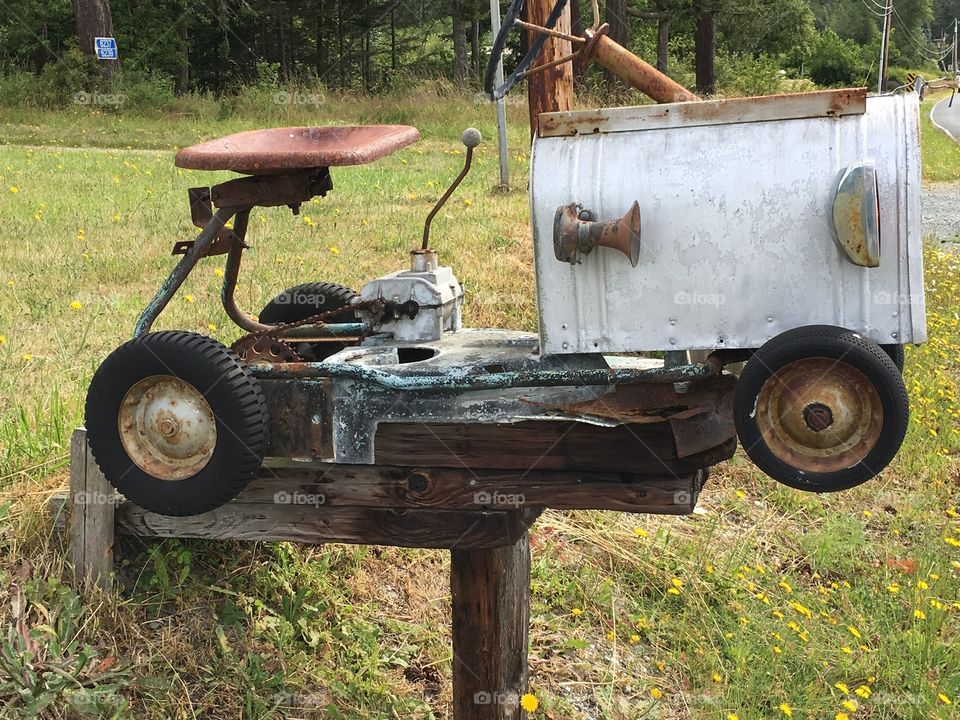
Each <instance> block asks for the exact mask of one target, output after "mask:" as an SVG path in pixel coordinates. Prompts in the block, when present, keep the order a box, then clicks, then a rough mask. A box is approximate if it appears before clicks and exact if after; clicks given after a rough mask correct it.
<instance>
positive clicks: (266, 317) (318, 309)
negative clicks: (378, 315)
mask: <svg viewBox="0 0 960 720" xmlns="http://www.w3.org/2000/svg"><path fill="white" fill-rule="evenodd" d="M359 297H360V296H359V295H357V293H356V292H354V291H353V290H351V289H350V288H348V287H344V286H343V285H337V284H336V283H327V282H316V283H304V284H303V285H296V286H294V287H292V288H288V289H287V290H284V291H283V292H282V293H280V294H279V295H277V296H276V297H275V298H273V299H272V300H271V301H270V302H268V303H267V304H266V305H265V306H264V308H263V310H261V311H260V316H259V320H260V322H262V323H266V324H267V325H276V324H278V323H290V322H297V321H299V320H306V319H307V318H308V317H311V316H313V315H319V314H320V313H325V312H329V311H331V310H339V309H340V308H348V307H349V306H350V305H351V304H352V303H354V302H355V301H356V300H357V299H359ZM325 322H328V323H352V322H358V319H357V313H356V312H354V311H353V310H349V309H344V311H343V312H342V313H337V314H336V315H334V316H332V317H330V318H328V319H327V320H326V321H325Z"/></svg>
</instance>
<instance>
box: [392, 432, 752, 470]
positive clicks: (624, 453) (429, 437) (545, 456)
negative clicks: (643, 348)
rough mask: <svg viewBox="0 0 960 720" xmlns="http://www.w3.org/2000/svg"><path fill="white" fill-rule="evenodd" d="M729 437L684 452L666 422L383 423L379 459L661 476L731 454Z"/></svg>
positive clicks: (474, 467)
mask: <svg viewBox="0 0 960 720" xmlns="http://www.w3.org/2000/svg"><path fill="white" fill-rule="evenodd" d="M731 441H733V442H735V440H734V438H733V437H732V436H731V437H730V438H729V439H728V440H727V442H724V443H723V444H721V445H719V446H718V447H714V448H712V449H710V450H708V451H706V452H703V453H697V454H693V455H690V456H688V457H685V458H678V457H677V448H676V443H675V440H674V435H673V430H672V429H671V427H670V424H669V423H667V422H656V423H648V424H642V425H620V426H617V427H603V426H597V425H591V424H588V423H574V424H572V425H571V424H569V423H565V422H552V421H549V420H545V421H525V422H520V423H512V424H500V425H495V424H490V423H477V424H473V425H464V424H444V423H408V424H404V423H381V424H380V425H379V426H378V428H377V434H376V438H375V443H376V444H375V452H376V460H377V464H378V465H406V466H413V465H417V466H426V467H454V468H470V469H472V470H479V469H481V468H490V469H500V470H519V471H520V472H528V471H533V470H544V471H546V470H565V471H589V472H627V473H638V474H647V475H660V476H662V475H671V474H676V475H679V474H685V473H692V472H694V471H696V470H699V469H701V468H704V467H708V466H710V465H715V464H716V463H718V462H721V461H722V460H727V459H729V458H730V457H732V455H733V446H731ZM721 442H722V441H721ZM614 449H615V451H613V450H614Z"/></svg>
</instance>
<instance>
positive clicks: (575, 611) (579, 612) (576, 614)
mask: <svg viewBox="0 0 960 720" xmlns="http://www.w3.org/2000/svg"><path fill="white" fill-rule="evenodd" d="M570 614H571V615H573V616H574V617H580V616H581V615H583V610H581V609H580V608H573V609H572V610H570Z"/></svg>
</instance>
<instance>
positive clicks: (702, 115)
mask: <svg viewBox="0 0 960 720" xmlns="http://www.w3.org/2000/svg"><path fill="white" fill-rule="evenodd" d="M919 132H920V131H919V104H918V99H917V96H916V95H915V94H913V93H908V94H905V95H898V96H887V97H876V98H869V99H868V98H866V94H865V91H862V90H861V91H857V90H842V91H828V92H820V93H809V94H802V95H794V96H776V97H768V98H745V99H736V100H720V101H707V102H699V103H682V104H668V105H652V106H640V107H633V108H615V109H606V110H588V111H576V112H568V113H551V114H545V115H543V116H542V117H541V130H540V136H539V137H537V138H536V140H535V142H534V147H533V153H532V167H531V204H532V223H533V235H534V243H535V252H536V270H537V290H538V302H539V312H540V335H541V343H542V351H543V352H544V353H547V354H551V353H593V352H632V351H640V350H688V349H711V348H756V347H759V346H761V345H762V344H763V343H764V342H765V341H767V340H768V339H769V338H771V337H773V336H775V335H777V334H779V333H781V332H783V331H785V330H788V329H791V328H796V327H801V326H806V325H817V324H825V325H835V326H839V327H843V328H848V329H850V330H855V331H857V332H859V333H861V334H863V335H865V336H867V337H869V338H870V339H872V340H874V341H875V342H877V343H878V344H883V343H897V344H904V343H917V342H922V341H923V340H924V339H925V337H926V330H925V319H924V302H923V272H922V263H921V261H922V247H921V241H922V239H921V233H920V148H919V144H920V137H919ZM873 178H875V184H874V180H873ZM634 202H637V203H638V205H639V211H640V228H639V229H640V233H639V257H638V258H637V264H636V267H634V266H633V265H632V264H631V258H630V257H629V252H627V251H626V250H624V252H617V251H616V250H614V249H611V248H608V247H598V248H596V250H593V251H592V252H591V251H589V250H588V251H587V253H579V254H577V256H576V259H575V260H573V261H567V260H563V259H559V251H558V250H556V248H555V241H556V240H557V238H556V232H558V230H556V231H555V226H557V227H559V222H560V219H559V212H560V210H561V209H562V208H564V207H565V206H569V205H571V204H574V205H576V206H578V207H577V210H579V211H581V212H582V213H586V214H581V217H583V218H586V217H589V218H590V219H595V220H597V221H599V222H607V223H609V221H611V220H614V219H617V218H620V217H621V216H624V213H625V212H626V213H628V214H629V211H630V208H631V206H632V204H633V203H634ZM871 224H873V226H872V225H871ZM845 243H846V248H847V249H846V250H844V249H843V247H844V244H845ZM864 244H865V245H866V246H867V247H866V248H865V247H864ZM871 244H872V245H873V247H872V249H871V247H870V246H871ZM871 256H872V258H871ZM877 256H878V257H877ZM857 263H859V264H857ZM869 265H876V266H875V267H870V266H869Z"/></svg>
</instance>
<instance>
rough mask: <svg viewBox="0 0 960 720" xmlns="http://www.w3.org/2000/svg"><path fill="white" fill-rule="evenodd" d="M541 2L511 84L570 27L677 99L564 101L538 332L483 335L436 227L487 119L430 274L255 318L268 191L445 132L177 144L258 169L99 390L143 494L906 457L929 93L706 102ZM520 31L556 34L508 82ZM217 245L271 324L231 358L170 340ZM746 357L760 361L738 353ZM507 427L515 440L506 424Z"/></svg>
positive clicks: (547, 181)
mask: <svg viewBox="0 0 960 720" xmlns="http://www.w3.org/2000/svg"><path fill="white" fill-rule="evenodd" d="M562 3H563V0H561V2H560V3H558V5H557V7H558V8H561V7H562ZM520 5H521V0H517V1H516V2H514V4H513V6H511V8H510V10H509V11H508V13H507V16H506V17H507V22H506V24H505V26H504V28H505V29H504V32H503V33H501V36H500V37H498V38H497V41H496V43H495V45H494V52H493V57H492V58H491V61H490V68H491V70H490V72H489V73H488V83H487V84H488V90H489V91H490V92H491V94H493V95H498V94H499V95H502V93H504V92H506V91H507V90H509V87H510V85H512V84H513V82H515V81H516V80H518V79H520V78H522V77H525V76H526V75H528V74H530V73H531V72H535V71H536V70H537V69H538V68H532V69H531V68H530V64H531V60H532V59H533V57H534V56H535V55H536V53H537V52H538V51H539V49H540V47H541V46H542V42H543V41H544V40H546V39H547V37H548V36H550V35H554V36H561V37H564V38H566V39H568V40H570V41H571V42H574V43H575V44H576V45H577V46H578V48H579V49H578V53H582V54H583V55H584V56H587V57H594V58H596V59H598V60H599V61H601V62H603V63H604V64H607V65H608V66H609V67H611V69H614V70H615V71H616V72H618V73H620V74H621V75H622V76H623V77H624V78H625V79H627V80H628V81H629V82H631V83H633V84H634V85H635V86H638V87H640V88H641V89H644V90H645V91H647V92H648V94H650V95H651V96H652V97H654V98H655V99H657V100H661V101H664V102H667V103H668V104H660V105H647V106H640V107H628V108H613V109H600V110H587V111H577V112H565V113H549V114H544V115H542V116H541V117H540V123H539V131H538V135H537V137H536V138H535V141H534V143H533V150H532V155H531V181H530V195H531V214H532V218H531V220H532V228H533V242H534V249H535V257H536V280H537V291H538V292H537V296H538V297H537V301H538V310H539V318H540V331H539V334H529V333H524V332H516V331H512V330H494V329H489V330H481V329H468V328H463V327H462V326H461V307H462V304H463V301H464V292H463V289H462V287H461V285H460V283H459V282H458V280H457V278H456V276H455V275H454V273H453V270H452V269H451V268H449V267H447V266H445V265H443V264H441V260H440V257H439V256H438V253H437V252H436V251H435V250H434V249H433V248H432V247H431V246H430V242H429V240H430V238H429V229H430V220H431V219H432V217H433V215H434V214H435V213H436V211H437V209H439V207H440V205H442V204H443V202H445V201H446V199H447V198H448V197H449V196H450V194H451V193H452V192H453V190H454V189H455V187H456V185H457V184H459V182H460V181H461V180H462V179H463V177H464V176H465V175H466V173H467V172H468V170H469V168H470V162H471V158H472V152H473V148H474V147H475V146H476V145H477V144H478V143H479V142H480V135H479V133H478V132H477V131H475V130H468V131H466V132H465V133H464V135H463V142H464V144H465V145H466V147H467V154H466V166H465V167H464V170H463V172H462V173H461V175H460V176H459V177H458V178H457V179H456V181H455V182H454V184H453V185H452V186H451V188H450V189H449V190H448V191H447V193H446V194H444V196H443V197H442V198H441V200H440V202H439V203H438V204H437V207H436V208H434V210H433V212H431V214H430V217H428V218H427V222H426V225H425V229H424V235H423V239H422V242H418V243H417V248H416V249H415V250H413V251H412V252H411V254H410V269H409V270H404V271H401V272H395V273H391V274H389V275H386V276H384V277H381V278H377V279H376V280H373V281H372V282H370V283H368V284H367V285H366V286H365V287H364V288H363V289H362V290H361V291H360V292H359V294H357V293H354V292H353V291H351V290H349V289H347V288H343V287H340V286H337V285H332V284H329V283H311V284H307V285H302V286H299V287H297V288H291V289H289V290H286V291H285V292H284V293H282V294H281V295H279V296H278V297H277V298H276V299H274V300H273V301H271V302H270V303H269V304H268V305H267V306H266V307H265V308H263V309H262V310H261V312H260V313H259V315H258V316H257V318H256V319H254V317H253V316H251V315H249V314H247V313H246V312H244V311H243V310H241V309H240V308H239V307H238V306H237V303H236V301H235V299H234V290H235V288H236V284H237V277H238V273H239V269H240V261H241V258H242V256H243V252H244V250H245V249H246V247H247V245H246V243H245V239H246V234H247V225H248V218H249V214H250V212H251V210H252V209H253V208H254V207H258V206H266V207H269V206H290V207H292V208H293V209H294V211H296V209H297V208H298V207H299V206H300V204H301V203H304V202H307V201H309V200H310V199H311V198H313V197H315V196H318V195H320V196H322V195H325V194H326V193H327V192H329V191H331V190H332V188H333V181H332V174H331V170H332V169H333V168H337V167H340V166H344V165H356V164H360V163H367V162H372V161H375V160H377V159H378V158H382V157H384V156H385V155H387V154H389V153H392V152H394V151H396V150H399V149H400V148H403V147H405V146H407V145H410V144H412V143H414V142H416V140H417V139H418V137H419V134H418V132H417V131H416V130H415V129H414V128H412V127H405V126H360V127H313V128H277V129H272V130H262V131H253V132H245V133H240V134H237V135H232V136H229V137H225V138H221V139H219V140H214V141H211V142H207V143H203V144H201V145H197V146H195V147H191V148H187V149H185V150H181V151H180V152H179V153H178V154H177V158H176V162H177V165H178V166H180V167H185V168H193V169H204V170H233V171H235V172H237V173H240V174H242V175H244V176H245V177H239V178H237V179H234V180H230V181H228V182H224V183H222V184H220V185H217V186H214V187H212V188H199V189H192V190H191V191H190V201H191V212H192V216H193V220H194V223H195V224H197V225H198V226H199V227H201V228H202V232H200V234H199V235H198V237H197V238H196V240H194V241H192V242H189V243H180V244H178V245H177V246H176V247H175V249H174V252H179V253H182V254H183V258H182V259H181V261H180V262H179V264H178V265H177V266H176V268H175V269H174V271H173V272H172V274H171V275H170V277H169V278H168V280H167V281H166V282H165V283H164V285H163V287H162V289H161V290H160V292H159V293H158V294H157V296H156V298H155V299H154V300H153V301H152V302H151V303H150V305H149V307H148V308H147V309H146V310H145V311H144V313H143V315H142V316H141V318H140V320H139V322H138V324H137V327H136V331H135V335H134V338H133V339H132V340H130V341H129V342H127V343H126V344H124V345H123V346H121V347H120V348H118V349H117V350H116V351H115V352H113V353H112V354H111V355H110V356H109V357H108V358H107V359H106V360H105V361H104V363H103V365H102V366H101V367H100V368H99V370H98V371H97V373H96V374H95V376H94V378H93V380H92V382H91V385H90V391H89V395H88V399H87V409H86V422H87V429H88V437H89V443H90V447H91V449H92V451H93V453H94V456H95V458H96V460H97V462H98V464H99V465H100V467H101V469H102V470H103V472H104V474H105V476H106V477H107V479H108V480H109V481H110V482H111V483H112V484H113V485H114V486H115V487H116V488H117V489H118V490H120V491H121V492H122V493H123V494H124V495H126V496H127V497H128V498H129V499H130V500H132V501H134V502H135V503H137V504H139V505H141V506H142V507H144V508H146V509H148V510H152V511H154V512H157V513H161V514H166V515H190V514H196V513H201V512H204V511H207V510H210V509H213V508H215V507H217V506H219V505H221V504H223V503H225V502H227V501H229V500H230V499H231V498H233V497H234V496H236V495H237V494H238V493H239V492H240V491H241V490H243V488H244V487H245V486H246V485H247V483H248V482H250V480H251V479H252V478H253V477H254V475H255V474H256V473H257V472H258V470H259V469H260V466H261V464H262V463H263V461H264V459H265V458H268V457H272V458H286V459H288V460H290V461H294V462H300V463H338V464H359V465H374V464H382V463H392V464H403V465H408V466H416V464H417V463H420V462H425V461H424V460H422V458H424V457H427V456H431V454H433V455H434V456H435V455H436V453H435V452H434V451H435V450H436V449H437V448H438V447H441V446H442V448H443V449H445V450H449V451H450V453H449V454H450V457H451V458H455V459H453V460H450V462H451V463H454V464H456V463H460V464H462V465H463V467H475V466H477V463H478V462H479V461H478V458H480V457H481V456H483V458H484V460H483V462H484V463H486V464H485V467H494V468H500V469H502V470H504V471H505V472H514V471H515V472H525V471H527V470H529V469H531V468H533V467H536V468H543V469H556V468H563V469H564V470H568V471H569V470H572V471H574V472H580V471H582V472H584V473H587V472H590V473H597V472H601V473H602V472H607V473H610V474H613V475H616V474H617V473H625V472H628V471H639V472H647V473H649V474H650V475H659V476H664V475H668V474H670V475H676V476H681V475H682V476H687V477H696V478H700V479H701V481H702V478H703V477H704V473H703V471H704V469H706V468H708V467H709V466H711V465H714V464H716V463H718V462H720V461H722V460H725V459H727V458H729V457H731V456H732V454H733V452H734V449H735V445H736V437H737V436H738V437H739V440H740V443H741V445H742V446H743V448H744V450H745V451H746V453H747V455H748V456H749V457H750V458H751V460H753V462H754V463H755V464H756V465H757V466H758V467H759V468H761V469H762V470H763V471H764V472H765V473H767V474H768V475H770V476H771V477H773V478H774V479H776V480H779V481H780V482H783V483H786V484H787V485H790V486H792V487H796V488H801V489H805V490H811V491H832V490H840V489H844V488H849V487H851V486H854V485H857V484H859V483H862V482H864V481H865V480H867V479H869V478H871V477H873V476H874V475H876V474H877V473H879V472H880V471H881V470H882V469H883V468H884V467H885V466H886V465H887V464H888V463H889V462H890V461H891V459H892V458H893V457H894V455H895V454H896V452H897V450H898V449H899V446H900V444H901V442H902V440H903V437H904V433H905V430H906V426H907V420H908V402H907V393H906V390H905V388H904V383H903V380H902V378H901V369H902V358H903V354H902V347H903V345H904V344H906V343H918V342H922V341H923V340H924V339H925V321H924V304H923V277H922V265H921V257H922V252H921V237H920V230H919V225H920V214H919V193H920V171H919V122H918V113H919V111H918V101H917V98H916V96H915V95H913V94H907V95H901V96H889V97H875V98H867V97H866V93H865V91H863V90H836V91H826V92H817V93H809V94H800V95H791V96H775V97H765V98H744V99H735V100H719V101H705V102H690V101H691V100H695V99H696V98H694V97H693V96H691V95H690V94H689V93H688V92H687V91H686V90H684V89H683V88H681V87H680V86H678V85H676V84H675V83H673V82H672V81H670V80H669V78H666V77H665V76H661V75H659V74H658V73H656V71H655V70H653V69H652V68H650V67H649V66H648V65H646V64H645V63H643V62H642V61H640V60H639V59H637V58H635V57H634V56H632V55H630V54H629V53H628V52H626V51H625V50H623V48H620V47H619V46H617V45H616V44H615V43H613V42H612V41H610V40H609V38H607V37H605V35H604V28H603V27H596V28H594V29H592V30H590V31H588V32H587V34H586V35H587V36H586V37H585V38H571V37H569V36H565V35H563V34H562V33H558V32H557V31H555V30H553V29H552V21H555V19H556V16H558V15H559V11H558V10H555V12H554V13H553V14H552V15H551V21H549V22H548V23H547V25H548V26H547V27H545V28H537V27H535V26H530V25H527V24H525V23H520V22H519V21H517V17H518V14H519V10H520ZM518 24H519V25H523V26H525V27H528V28H533V29H534V30H535V31H537V32H539V33H540V35H539V37H538V39H537V41H536V42H535V43H533V44H532V46H531V49H530V53H529V54H528V56H527V57H525V58H524V59H523V60H522V61H521V63H520V64H519V66H518V68H517V71H516V72H514V74H513V75H512V76H511V78H510V79H508V81H507V82H506V83H504V84H503V85H502V86H501V87H499V88H494V87H493V85H492V81H491V80H490V78H492V77H493V72H492V68H493V67H494V66H495V65H496V62H497V60H498V55H499V54H500V53H502V51H503V48H504V43H505V38H506V32H507V31H509V29H510V28H511V27H514V26H516V25H518ZM674 101H679V102H674ZM231 219H232V220H233V224H232V227H228V222H229V221H230V220H231ZM217 254H226V256H227V257H226V268H225V277H224V285H223V304H224V307H225V309H226V311H227V313H228V315H229V317H230V318H231V319H232V320H233V321H234V322H235V323H236V324H237V325H239V326H240V327H241V328H243V330H245V331H246V332H247V333H248V334H247V335H246V336H245V337H243V338H242V339H240V340H239V341H237V342H236V343H235V344H234V345H233V347H232V348H227V347H225V346H223V345H221V344H220V343H219V342H217V341H216V340H213V339H211V338H209V337H205V336H202V335H198V334H194V333H190V332H178V331H162V332H151V327H152V325H153V323H154V321H155V320H156V318H157V316H158V315H159V314H160V312H161V311H162V310H163V308H164V307H165V306H166V304H167V303H168V302H169V300H170V299H171V297H172V296H173V295H174V293H175V292H176V291H177V289H178V288H179V287H180V285H181V284H182V282H183V280H184V278H185V277H186V276H187V275H188V274H189V273H190V272H191V270H192V269H193V268H194V267H195V266H196V264H197V262H198V261H199V260H200V259H202V258H204V257H207V256H210V255H217ZM696 351H705V352H696ZM691 355H694V356H697V357H702V360H700V361H697V362H692V361H691V359H690V358H691ZM744 361H745V362H746V364H745V366H744V367H743V369H742V372H740V373H739V376H735V375H733V374H731V373H729V372H727V371H725V370H724V368H725V367H727V366H729V365H732V364H734V363H741V362H744ZM898 366H899V367H898ZM504 426H509V428H510V430H509V435H503V434H502V433H501V434H499V435H497V436H496V437H497V438H500V439H499V440H496V441H494V440H492V438H494V437H495V436H494V435H493V434H492V433H491V432H490V430H491V429H492V428H498V429H500V430H502V429H503V427H504ZM504 437H509V438H510V441H509V442H506V443H503V440H502V439H503V438H504ZM491 442H495V443H497V445H496V446H494V447H491V446H490V445H491ZM433 462H434V463H435V464H436V462H437V461H436V459H435V458H434V460H433Z"/></svg>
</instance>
